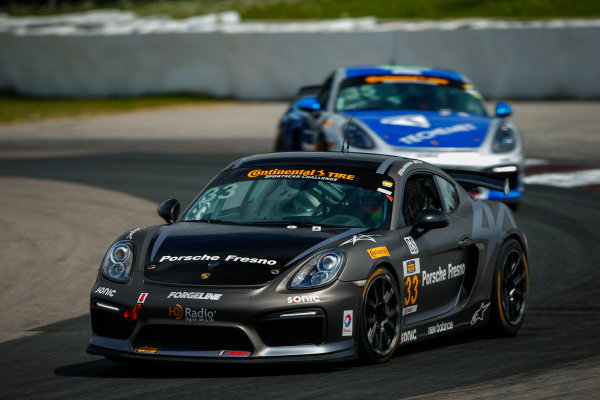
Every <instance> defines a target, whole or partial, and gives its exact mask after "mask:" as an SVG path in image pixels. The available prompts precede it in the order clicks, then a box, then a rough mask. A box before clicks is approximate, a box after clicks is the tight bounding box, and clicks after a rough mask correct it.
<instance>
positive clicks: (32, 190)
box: [0, 104, 600, 399]
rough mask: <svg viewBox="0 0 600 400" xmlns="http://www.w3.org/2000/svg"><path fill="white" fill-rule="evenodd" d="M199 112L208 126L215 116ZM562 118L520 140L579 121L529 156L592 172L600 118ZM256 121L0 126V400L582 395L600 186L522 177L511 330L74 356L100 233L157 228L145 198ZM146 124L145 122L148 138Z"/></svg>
mask: <svg viewBox="0 0 600 400" xmlns="http://www.w3.org/2000/svg"><path fill="white" fill-rule="evenodd" d="M541 108H543V104H542V105H539V109H541ZM259 109H260V110H262V108H260V107H259ZM534 109H535V106H534ZM591 109H594V108H593V107H592V108H591ZM595 109H596V110H598V106H597V105H596V108H595ZM280 110H281V106H280V107H279V109H278V111H280ZM534 111H535V110H534ZM198 112H200V113H202V111H198ZM261 112H262V111H261ZM156 114H157V113H152V114H137V118H140V115H143V116H147V117H148V118H150V119H152V118H158V117H156ZM171 114H177V112H171ZM210 114H213V116H214V115H216V117H217V121H218V114H219V113H218V112H215V111H214V110H213V112H211V113H210ZM259 114H260V112H259ZM551 114H552V113H551ZM566 114H567V116H566V117H561V114H560V113H553V115H550V116H547V118H554V119H555V120H554V121H553V120H552V119H550V121H547V122H545V125H547V126H548V127H552V126H554V127H561V128H555V130H550V131H546V129H549V128H547V127H544V128H543V129H542V128H540V130H539V131H535V132H534V133H532V136H533V137H532V139H531V140H532V141H533V142H535V140H539V141H540V142H543V140H541V139H539V138H540V137H543V135H550V136H552V137H556V138H558V137H560V135H561V133H562V134H563V135H564V132H562V131H560V132H557V131H556V129H559V130H560V129H562V127H563V126H566V125H568V124H566V123H565V120H564V118H574V119H577V120H578V121H582V120H583V121H584V122H585V123H586V124H588V126H586V127H582V129H580V131H581V132H584V133H585V132H587V133H590V132H592V130H593V129H595V130H596V131H595V136H591V135H589V134H586V135H584V134H582V135H581V136H578V135H576V134H573V135H571V136H570V137H571V140H570V141H569V146H572V147H569V146H567V145H560V144H557V143H555V144H554V146H555V147H554V148H552V146H549V145H548V143H546V142H544V145H545V146H549V147H548V148H547V149H544V148H543V146H540V147H539V149H538V150H539V152H538V153H537V154H535V153H534V154H533V155H534V156H538V157H545V158H549V159H552V160H553V159H556V160H560V161H561V162H564V161H565V159H566V160H567V161H571V162H576V163H579V164H585V165H590V164H593V165H595V166H598V165H597V163H598V157H597V156H598V154H600V150H599V147H598V143H599V141H598V138H597V137H598V136H599V135H598V132H597V129H598V128H597V127H598V126H600V125H597V124H596V125H595V126H594V127H591V125H592V123H595V122H590V121H597V119H598V116H596V115H592V114H589V115H587V114H584V115H583V116H579V117H577V116H573V112H568V113H566ZM182 115H183V114H182ZM163 117H164V115H163ZM208 117H210V116H208ZM208 117H206V118H208ZM267 117H269V116H268V115H267V114H264V115H263V114H260V116H259V118H258V119H257V120H253V119H252V118H250V117H248V118H244V120H245V121H246V124H244V125H243V126H244V127H246V131H245V133H243V134H242V133H240V132H239V131H238V130H235V132H234V133H231V132H230V133H229V135H227V132H223V133H222V134H219V136H220V137H214V136H213V137H206V136H202V137H201V138H200V139H196V140H193V139H191V138H189V137H188V136H186V135H185V134H184V133H181V134H178V133H177V129H181V132H184V131H185V127H183V126H181V125H178V126H179V127H178V128H176V129H175V132H171V139H170V140H164V139H161V138H160V137H158V134H157V137H153V138H151V139H152V140H150V139H149V138H148V135H149V133H148V132H147V131H146V133H145V134H144V135H141V134H140V135H141V137H138V138H136V137H135V135H136V134H135V132H133V131H134V129H132V130H131V131H129V132H128V134H127V135H123V136H122V137H115V138H109V139H110V140H108V139H101V138H100V139H99V138H98V137H97V136H95V135H93V134H90V135H84V136H89V137H86V138H85V140H80V138H79V137H77V138H73V137H67V135H65V137H62V138H59V139H57V138H56V135H55V136H52V135H49V136H48V137H47V138H45V139H44V140H41V139H40V138H39V137H38V136H36V135H41V133H36V132H37V131H36V125H34V124H31V125H27V126H25V125H19V126H14V127H9V128H0V145H1V147H0V154H2V157H1V158H0V209H1V210H2V211H0V223H2V225H3V227H4V232H3V233H2V234H0V243H2V247H1V249H0V259H1V260H2V261H0V301H1V304H2V311H1V312H2V314H0V359H1V360H2V363H1V365H0V399H12V398H15V399H17V398H18V399H28V398H31V399H63V398H73V399H75V398H77V399H88V398H89V399H99V398H110V399H113V398H114V399H116V398H119V399H121V398H136V399H143V398H165V399H183V398H213V399H224V398H228V399H229V398H243V399H246V398H251V399H254V398H256V399H258V398H261V399H315V398H344V399H363V398H367V397H374V398H375V397H376V398H378V399H400V398H432V397H444V398H450V399H454V398H456V399H459V398H461V399H462V398H470V399H473V398H506V397H518V398H597V397H598V393H600V341H599V340H598V336H597V332H598V329H599V328H600V320H599V317H600V300H599V299H600V288H599V285H598V282H600V269H599V268H598V267H599V265H598V261H597V260H598V259H600V246H599V245H598V243H600V233H598V229H597V227H598V226H600V213H599V212H598V210H599V205H600V195H599V194H598V193H595V192H587V191H581V190H576V189H559V188H552V187H546V186H536V185H532V186H529V187H527V193H526V197H525V199H524V202H523V204H522V207H521V208H520V209H519V212H518V217H519V219H520V221H521V223H522V224H523V226H524V229H525V232H526V233H527V236H528V241H529V246H530V254H529V261H530V265H529V266H530V275H531V296H530V303H529V304H530V305H529V309H528V312H527V316H526V320H525V323H524V325H523V328H522V330H521V331H520V333H519V335H518V336H517V337H515V338H509V339H506V338H495V337H489V336H487V335H485V334H483V332H477V331H476V332H472V333H468V334H460V335H453V336H450V337H447V338H443V339H438V340H434V341H430V342H426V343H423V344H418V345H413V346H406V347H404V348H401V349H400V351H399V352H398V353H397V354H396V355H395V356H394V357H393V358H392V359H391V360H390V361H389V362H387V363H385V364H382V365H374V366H359V365H356V364H354V363H347V364H336V365H322V364H316V365H315V364H307V365H293V366H289V365H288V366H245V365H238V366H217V367H215V366H202V365H188V364H186V365H137V364H136V365H120V364H115V363H112V362H110V361H107V360H104V359H102V358H99V357H94V356H90V355H87V354H86V353H85V346H86V344H87V341H88V339H89V336H90V327H89V317H88V316H87V314H86V313H85V310H86V309H87V302H88V293H89V288H90V287H91V285H92V283H93V279H94V275H95V272H96V270H97V265H98V263H99V260H100V259H101V257H102V255H103V252H104V250H105V247H107V246H108V244H109V242H110V240H112V238H113V237H115V236H117V235H118V234H119V233H121V232H122V231H124V230H125V229H127V228H128V227H134V226H143V225H147V224H151V223H159V221H158V219H157V217H156V214H155V205H156V203H158V202H160V201H162V200H164V199H166V198H169V197H177V198H178V199H180V200H181V201H182V203H184V204H185V203H187V202H189V201H190V200H191V199H192V197H193V196H194V194H195V193H196V192H197V191H198V190H199V189H200V187H201V186H202V185H203V184H205V183H206V182H207V180H208V179H209V178H210V177H212V176H213V175H214V174H215V173H216V172H217V171H218V170H220V169H221V168H222V167H223V166H225V165H226V164H227V163H229V162H230V161H232V160H234V159H236V158H238V156H241V155H245V154H248V153H251V152H254V151H260V150H261V149H264V150H268V149H269V148H270V146H271V144H272V140H271V138H270V137H269V136H270V135H271V136H272V132H273V131H274V125H275V124H274V121H276V118H277V115H275V116H273V118H270V119H269V118H267ZM119 118H122V119H121V120H120V122H121V123H123V119H127V118H131V117H116V119H117V122H115V120H114V119H112V120H111V119H104V120H101V121H100V122H102V123H103V124H102V123H100V122H98V119H90V120H87V119H86V120H82V121H78V122H77V121H76V122H69V123H65V122H60V121H59V122H55V123H54V122H53V123H47V124H37V129H38V130H40V131H44V132H46V134H47V132H53V131H54V132H63V131H64V130H65V129H66V128H65V126H71V127H72V128H73V131H74V132H79V133H81V132H83V131H85V129H91V128H89V127H90V126H93V125H94V124H97V125H99V126H106V124H107V123H109V122H110V121H112V123H114V124H118V122H119ZM594 118H595V119H594ZM158 119H160V118H158ZM65 124H67V125H65ZM69 124H70V125H69ZM157 124H158V122H156V123H155V124H151V125H148V128H147V129H148V130H150V131H152V129H156V130H157V131H159V130H160V128H156V125H157ZM125 125H126V123H125ZM125 125H119V126H125ZM183 125H185V124H183ZM216 125H219V124H218V123H216ZM224 125H225V124H224ZM530 126H533V125H530ZM82 127H83V128H82ZM98 129H101V128H98ZM588 130H589V132H588ZM15 132H16V133H15ZM28 132H29V133H28ZM165 133H167V132H165ZM575 133H577V132H575ZM592 133H593V132H592ZM538 134H539V135H540V136H537V135H538ZM18 135H21V139H22V140H17V139H18V137H17V136H18ZM28 135H29V136H28ZM573 138H576V140H573ZM590 143H591V144H592V147H590ZM578 144H579V145H580V146H581V147H582V148H584V150H582V151H581V152H577V151H576V148H577V145H578ZM593 146H595V147H593ZM228 149H229V151H228ZM571 153H574V154H575V155H574V156H569V154H571ZM553 155H555V157H553ZM46 257H47V258H46Z"/></svg>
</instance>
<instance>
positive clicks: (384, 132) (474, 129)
mask: <svg viewBox="0 0 600 400" xmlns="http://www.w3.org/2000/svg"><path fill="white" fill-rule="evenodd" d="M353 118H354V119H358V120H360V121H362V122H363V123H364V124H365V125H367V126H368V127H369V128H370V129H371V130H372V131H373V132H375V134H377V135H378V136H379V137H380V138H381V139H382V140H384V141H385V142H386V143H387V144H389V145H391V146H397V147H406V148H424V147H428V148H432V149H435V148H444V147H446V148H448V147H449V148H474V147H479V146H481V144H482V143H483V140H484V138H485V136H486V134H487V132H488V127H489V124H490V121H491V118H490V117H487V116H481V115H470V114H466V113H451V112H443V111H440V112H437V111H435V112H433V111H422V112H419V111H357V112H356V113H354V115H353Z"/></svg>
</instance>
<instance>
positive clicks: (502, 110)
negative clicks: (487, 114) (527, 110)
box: [496, 101, 513, 117]
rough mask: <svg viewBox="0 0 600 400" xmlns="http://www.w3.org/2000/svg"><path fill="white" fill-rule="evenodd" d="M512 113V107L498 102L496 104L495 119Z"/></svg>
mask: <svg viewBox="0 0 600 400" xmlns="http://www.w3.org/2000/svg"><path fill="white" fill-rule="evenodd" d="M512 113H513V110H512V107H511V106H509V105H508V104H506V103H504V102H502V101H499V102H498V103H497V104H496V117H508V116H509V115H511V114H512Z"/></svg>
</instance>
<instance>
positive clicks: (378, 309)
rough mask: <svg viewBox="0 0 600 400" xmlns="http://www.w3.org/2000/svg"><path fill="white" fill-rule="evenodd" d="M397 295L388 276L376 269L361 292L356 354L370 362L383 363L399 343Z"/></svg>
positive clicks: (383, 269) (390, 276)
mask: <svg viewBox="0 0 600 400" xmlns="http://www.w3.org/2000/svg"><path fill="white" fill-rule="evenodd" d="M401 319H402V313H401V308H400V293H399V291H398V286H397V285H396V282H395V280H394V277H393V276H392V274H391V273H390V272H389V271H388V270H387V269H385V268H378V269H376V270H375V271H374V272H373V273H372V274H371V276H370V277H369V279H368V281H367V284H366V285H365V289H364V291H363V307H362V323H361V331H360V338H359V355H360V357H361V358H362V359H363V360H364V361H366V362H370V363H374V362H384V361H387V360H388V359H389V358H390V357H391V356H392V354H394V350H396V346H397V345H398V342H399V340H400V325H401Z"/></svg>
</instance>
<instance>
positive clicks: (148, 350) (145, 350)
mask: <svg viewBox="0 0 600 400" xmlns="http://www.w3.org/2000/svg"><path fill="white" fill-rule="evenodd" d="M159 350H160V347H155V346H140V347H138V348H137V349H135V351H136V353H152V354H156V353H158V351H159Z"/></svg>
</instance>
